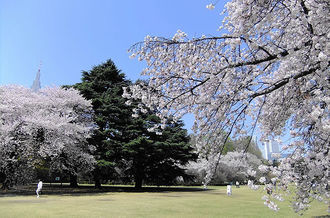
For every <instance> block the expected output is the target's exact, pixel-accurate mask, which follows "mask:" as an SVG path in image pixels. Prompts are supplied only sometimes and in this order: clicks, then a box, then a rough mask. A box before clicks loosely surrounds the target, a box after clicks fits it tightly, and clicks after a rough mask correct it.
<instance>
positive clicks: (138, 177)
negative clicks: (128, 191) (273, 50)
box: [135, 175, 142, 189]
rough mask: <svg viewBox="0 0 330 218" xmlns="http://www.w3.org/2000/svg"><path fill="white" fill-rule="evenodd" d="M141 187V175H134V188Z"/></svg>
mask: <svg viewBox="0 0 330 218" xmlns="http://www.w3.org/2000/svg"><path fill="white" fill-rule="evenodd" d="M141 188H142V177H141V176H138V175H135V189H141Z"/></svg>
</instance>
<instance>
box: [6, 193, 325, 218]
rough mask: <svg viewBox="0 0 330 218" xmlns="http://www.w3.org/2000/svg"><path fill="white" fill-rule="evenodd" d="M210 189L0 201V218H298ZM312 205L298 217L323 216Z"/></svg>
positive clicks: (284, 205) (285, 207) (252, 198)
mask: <svg viewBox="0 0 330 218" xmlns="http://www.w3.org/2000/svg"><path fill="white" fill-rule="evenodd" d="M225 193H226V187H210V190H208V191H171V190H169V191H166V190H163V191H162V192H108V193H87V194H74V195H69V194H63V195H45V194H44V195H42V196H41V198H39V199H37V198H36V196H32V195H29V196H7V197H0V217H25V218H26V217H189V218H191V217H301V216H299V215H297V214H295V213H294V212H293V211H292V209H291V208H290V207H289V202H280V204H279V207H280V210H279V211H278V212H274V211H271V210H269V209H268V208H266V207H265V206H264V205H263V201H262V200H261V196H262V195H263V193H261V191H253V190H250V189H248V188H247V187H241V188H233V195H232V196H229V197H228V196H226V194H225ZM326 209H327V206H326V205H324V204H321V203H318V202H315V203H314V204H313V206H312V208H311V209H310V210H308V211H307V212H306V213H305V214H304V216H302V217H311V216H321V215H327V212H326Z"/></svg>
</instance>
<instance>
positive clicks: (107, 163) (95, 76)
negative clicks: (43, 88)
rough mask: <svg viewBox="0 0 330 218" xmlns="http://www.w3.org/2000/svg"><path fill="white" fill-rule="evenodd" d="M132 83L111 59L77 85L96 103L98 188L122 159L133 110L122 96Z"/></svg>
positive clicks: (94, 136) (96, 185) (95, 176)
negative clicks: (126, 132) (121, 155)
mask: <svg viewBox="0 0 330 218" xmlns="http://www.w3.org/2000/svg"><path fill="white" fill-rule="evenodd" d="M129 84H130V82H129V81H128V80H126V79H125V75H124V74H123V73H121V72H120V70H118V69H117V67H116V66H115V64H114V63H113V61H111V60H108V61H106V62H105V63H103V64H100V65H98V66H95V67H93V69H92V70H90V71H83V72H82V82H81V83H77V84H75V85H74V86H73V87H74V88H76V89H78V90H79V91H80V92H81V94H82V95H83V96H84V97H85V98H87V99H88V100H91V101H92V105H93V110H94V117H93V119H94V122H95V123H96V125H97V127H98V129H97V130H95V131H94V133H93V136H92V137H91V139H90V143H92V144H93V145H95V146H96V152H95V154H94V155H95V158H96V160H97V165H96V167H95V170H94V181H95V187H100V186H101V181H100V180H101V179H102V180H108V179H110V178H112V177H113V176H114V174H115V170H114V167H115V165H116V164H115V163H116V160H117V159H120V153H121V152H120V150H121V145H122V143H123V140H125V138H124V137H122V136H123V134H124V130H125V123H127V122H128V120H129V119H130V116H131V110H130V108H129V106H127V105H126V104H125V99H123V98H122V97H121V95H122V92H123V91H122V88H123V87H125V86H128V85H129Z"/></svg>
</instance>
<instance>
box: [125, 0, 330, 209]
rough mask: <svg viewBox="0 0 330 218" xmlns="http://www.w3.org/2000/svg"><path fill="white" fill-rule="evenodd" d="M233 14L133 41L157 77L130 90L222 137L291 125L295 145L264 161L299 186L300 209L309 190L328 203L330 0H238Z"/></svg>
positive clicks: (275, 132) (135, 52) (281, 181)
mask: <svg viewBox="0 0 330 218" xmlns="http://www.w3.org/2000/svg"><path fill="white" fill-rule="evenodd" d="M207 8H209V9H213V8H214V5H212V4H211V5H208V6H207ZM225 14H226V15H227V16H226V17H225V19H224V20H223V25H222V26H221V27H220V28H221V29H224V31H223V32H226V33H225V34H222V35H220V36H212V37H207V36H202V37H200V38H193V39H189V38H188V37H187V34H185V33H184V32H182V31H180V30H179V31H178V32H177V33H176V34H175V35H174V36H173V38H172V39H166V38H161V37H151V36H146V37H145V40H144V41H143V42H142V43H138V44H136V45H134V46H133V47H132V48H131V50H130V51H131V52H132V57H138V59H139V60H143V61H145V62H146V63H147V68H145V69H144V70H143V72H142V75H147V76H148V77H149V83H148V85H146V86H145V85H143V84H139V85H135V86H131V87H130V88H127V89H125V92H124V95H123V96H124V97H127V98H128V99H141V100H142V102H143V104H144V105H147V106H149V107H156V108H157V109H158V111H159V113H158V115H159V117H161V118H164V119H165V118H166V117H169V116H171V117H174V118H177V119H178V118H180V117H182V115H184V114H186V113H192V114H194V116H195V124H194V127H193V128H194V130H195V132H196V133H198V134H199V135H200V136H201V137H203V136H212V138H213V139H214V138H215V137H217V140H216V141H217V143H219V142H223V144H224V143H225V141H226V140H227V139H228V137H229V135H231V136H233V137H235V135H242V134H243V135H244V134H248V135H252V134H253V133H254V131H255V128H256V126H258V127H259V128H260V130H261V131H262V134H263V135H262V136H263V139H269V138H271V137H274V136H279V135H281V134H283V133H285V132H288V131H290V133H291V137H292V140H291V141H292V143H291V144H290V145H288V146H287V149H288V151H289V152H290V153H291V154H290V155H289V157H288V158H286V159H285V160H283V162H282V163H281V164H280V166H279V167H268V168H267V169H266V170H267V171H271V172H272V173H273V176H274V178H275V179H276V180H277V181H278V183H277V184H278V185H279V186H280V187H283V189H286V190H288V189H287V187H288V186H290V185H295V187H296V188H295V189H294V190H295V194H296V199H295V202H294V208H295V210H296V211H303V210H304V209H306V208H307V205H308V204H309V202H310V201H311V197H313V198H316V199H318V200H322V201H324V202H325V203H327V199H328V198H329V185H330V184H329V165H330V162H329V144H330V140H329V136H330V115H329V104H330V96H329V87H330V70H329V64H330V60H329V54H330V43H329V39H330V20H329V14H330V3H329V1H327V0H232V1H230V2H228V3H227V4H226V9H225ZM129 102H130V100H128V103H129ZM141 109H142V108H141ZM140 111H141V110H140V109H137V110H136V112H137V113H139V112H140ZM251 120H252V121H251ZM157 128H160V127H158V126H156V127H155V128H154V129H155V130H157ZM224 132H225V133H227V134H222V133H224ZM219 133H221V134H219ZM201 142H205V140H201ZM207 143H208V145H207V146H210V144H212V140H211V141H209V142H207ZM217 143H214V144H217ZM201 146H206V144H204V145H201ZM222 148H223V147H222ZM222 148H221V147H220V148H219V147H218V146H214V150H213V158H210V159H209V162H210V166H214V167H215V166H216V165H217V163H219V160H220V156H221V152H222ZM210 173H211V174H212V170H210ZM209 177H212V175H211V176H209ZM264 182H267V181H264ZM264 199H265V202H266V204H267V205H268V206H269V207H270V208H272V209H275V210H276V209H277V207H276V204H275V203H274V202H273V201H272V200H271V199H268V198H264Z"/></svg>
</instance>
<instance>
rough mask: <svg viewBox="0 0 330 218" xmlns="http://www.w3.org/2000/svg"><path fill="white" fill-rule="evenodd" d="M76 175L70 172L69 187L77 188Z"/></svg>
mask: <svg viewBox="0 0 330 218" xmlns="http://www.w3.org/2000/svg"><path fill="white" fill-rule="evenodd" d="M77 180H78V176H77V175H73V174H70V187H71V188H77V187H78V182H77Z"/></svg>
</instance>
